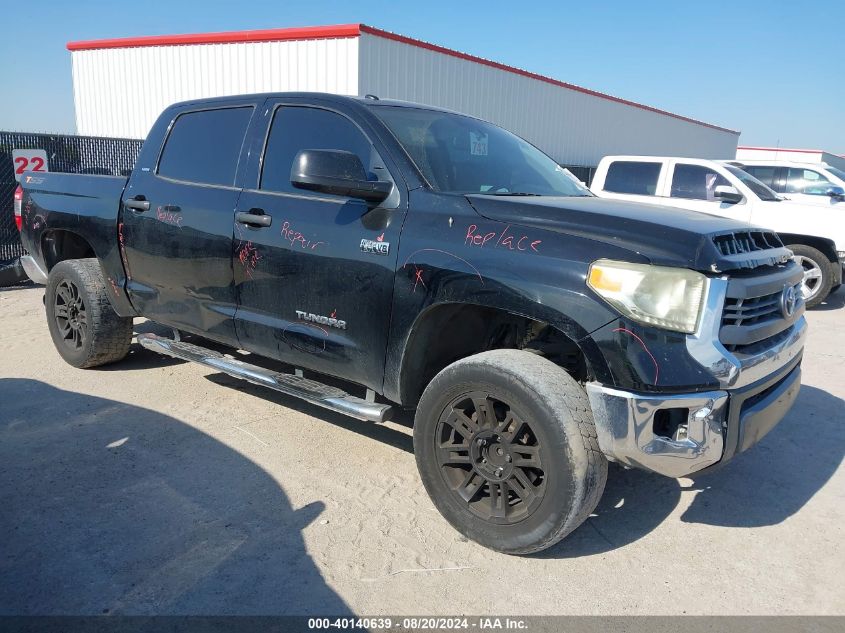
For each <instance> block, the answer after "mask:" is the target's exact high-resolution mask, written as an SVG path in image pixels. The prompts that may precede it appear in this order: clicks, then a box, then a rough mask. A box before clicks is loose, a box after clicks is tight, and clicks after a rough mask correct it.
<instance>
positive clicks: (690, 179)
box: [669, 164, 731, 202]
mask: <svg viewBox="0 0 845 633" xmlns="http://www.w3.org/2000/svg"><path fill="white" fill-rule="evenodd" d="M730 184H731V183H729V182H728V180H727V178H725V177H724V176H722V175H721V174H718V173H716V172H715V171H713V170H712V169H710V168H709V167H703V166H701V165H684V164H680V165H675V170H674V172H673V174H672V190H671V193H670V194H669V195H670V197H672V198H684V199H686V200H707V201H708V202H719V199H718V198H716V194H715V192H716V187H721V186H730Z"/></svg>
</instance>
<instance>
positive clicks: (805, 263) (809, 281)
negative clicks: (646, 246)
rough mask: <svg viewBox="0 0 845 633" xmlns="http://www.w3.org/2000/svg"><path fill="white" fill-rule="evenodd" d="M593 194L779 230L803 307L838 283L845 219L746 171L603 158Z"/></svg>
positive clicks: (694, 162) (708, 163)
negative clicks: (797, 275)
mask: <svg viewBox="0 0 845 633" xmlns="http://www.w3.org/2000/svg"><path fill="white" fill-rule="evenodd" d="M590 189H591V191H592V192H593V193H595V194H596V195H598V196H601V197H603V198H611V199H616V200H631V201H637V202H646V203H649V204H658V205H661V206H666V207H674V208H680V209H689V210H692V211H700V212H702V213H708V214H711V215H718V216H722V217H725V218H731V219H734V220H738V221H740V222H743V223H745V224H747V225H748V226H766V227H770V228H772V229H774V230H775V231H777V232H778V234H779V235H780V236H781V238H782V239H783V240H784V243H785V244H786V245H787V246H788V247H789V248H790V249H791V250H792V251H793V252H794V254H795V261H796V262H798V263H799V264H801V266H802V267H803V269H804V282H803V284H802V292H803V295H804V299H805V301H806V302H807V307H814V306H816V305H818V304H820V303H821V302H823V301H824V300H825V299H826V298H827V296H828V295H829V294H830V293H831V292H833V291H835V290H836V289H837V288H839V286H840V285H841V283H842V274H843V261H845V214H839V213H834V214H831V212H830V210H829V209H825V208H821V207H819V206H817V205H809V204H804V203H802V202H799V201H793V200H788V199H786V198H784V197H782V196H780V195H779V194H777V193H776V192H775V191H773V190H772V189H771V188H770V187H768V186H767V185H765V184H764V183H762V182H760V181H759V180H758V179H756V178H755V177H754V176H752V175H751V174H750V173H748V172H747V171H746V170H744V169H741V168H740V167H738V166H736V165H734V164H731V163H728V162H722V161H714V160H707V159H700V158H681V157H661V156H605V157H604V158H602V160H601V161H600V162H599V165H598V168H597V169H596V173H595V176H594V178H593V181H592V184H591V186H590Z"/></svg>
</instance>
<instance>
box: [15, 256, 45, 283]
mask: <svg viewBox="0 0 845 633" xmlns="http://www.w3.org/2000/svg"><path fill="white" fill-rule="evenodd" d="M21 266H23V269H24V272H25V273H26V276H27V277H29V278H30V279H31V280H32V281H34V282H35V283H37V284H41V285H42V286H46V285H47V273H45V272H44V271H43V270H41V266H39V265H38V262H36V261H35V258H33V257H32V255H22V256H21Z"/></svg>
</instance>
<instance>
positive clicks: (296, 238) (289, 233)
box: [281, 220, 326, 251]
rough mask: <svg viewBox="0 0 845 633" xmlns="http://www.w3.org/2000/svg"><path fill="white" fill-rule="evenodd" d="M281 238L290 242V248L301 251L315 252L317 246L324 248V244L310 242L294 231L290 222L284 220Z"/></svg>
mask: <svg viewBox="0 0 845 633" xmlns="http://www.w3.org/2000/svg"><path fill="white" fill-rule="evenodd" d="M281 234H282V237H283V238H284V239H286V240H287V241H288V242H290V245H291V248H293V247H299V248H301V249H302V250H312V251H313V250H316V249H317V247H319V246H324V245H325V244H326V242H323V241H319V240H311V239H308V238H307V237H305V235H303V234H302V233H301V232H299V231H296V230H294V228H293V227H292V226H291V224H290V222H288V221H287V220H285V221H284V222H282V231H281Z"/></svg>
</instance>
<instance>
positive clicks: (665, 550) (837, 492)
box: [0, 287, 845, 615]
mask: <svg viewBox="0 0 845 633" xmlns="http://www.w3.org/2000/svg"><path fill="white" fill-rule="evenodd" d="M42 294H43V291H42V289H40V288H34V287H29V288H22V289H11V290H4V291H0V318H2V328H0V534H1V535H2V537H0V543H2V544H0V552H2V555H0V614H100V613H126V614H153V613H156V614H158V613H167V614H169V613H199V614H246V613H249V614H283V613H295V614H312V613H320V614H325V613H333V614H349V613H355V614H358V615H375V614H408V613H417V614H445V615H449V614H461V613H464V614H485V613H488V614H489V613H491V612H492V613H496V614H500V615H504V614H639V613H649V614H679V613H690V614H692V613H702V614H708V613H720V614H747V613H754V614H771V613H784V614H786V613H795V614H798V613H801V614H803V613H817V614H822V613H827V614H830V613H838V614H845V602H843V600H842V596H843V595H845V576H843V574H842V569H843V567H845V547H843V546H842V542H843V536H845V535H843V526H845V470H844V469H843V467H842V458H843V452H845V424H843V422H845V413H843V411H845V408H843V400H842V398H843V397H844V396H845V385H843V375H845V327H843V326H845V307H844V306H845V290H840V291H839V292H838V293H837V294H836V295H835V296H833V297H831V299H830V301H829V303H828V305H827V306H824V307H823V308H822V309H819V310H815V311H813V312H812V313H811V314H810V315H809V321H810V325H811V334H810V340H809V345H808V348H807V352H806V355H805V361H804V368H805V373H804V387H803V388H802V391H801V395H800V398H799V400H798V403H797V404H796V406H795V408H794V409H793V410H792V412H791V413H790V414H789V416H788V418H787V419H786V420H785V421H784V422H783V423H781V425H780V426H779V427H778V428H776V429H775V430H774V431H773V432H772V433H771V434H770V435H769V436H768V437H767V438H766V439H765V440H764V441H763V442H762V443H761V444H760V445H758V446H757V447H756V448H755V449H754V450H752V451H751V452H749V453H747V454H745V455H743V456H741V457H740V458H739V459H738V460H736V461H735V462H734V463H733V464H731V465H730V466H728V467H726V468H725V469H723V470H722V471H720V472H718V473H715V474H712V475H710V476H707V477H700V478H696V479H694V480H690V479H682V480H670V479H664V478H661V477H658V476H652V475H649V474H645V473H642V472H638V471H625V470H622V469H619V468H616V467H611V472H610V479H609V481H608V486H607V491H606V492H605V496H604V498H603V500H602V502H601V504H600V505H599V507H598V509H597V511H596V514H595V515H594V516H593V517H592V518H591V519H590V520H588V521H587V523H585V524H584V525H583V526H582V527H581V528H579V529H578V530H577V531H576V532H575V533H574V534H572V535H571V536H570V537H569V538H568V539H566V540H565V541H564V542H562V543H560V544H559V545H558V546H556V547H555V548H553V549H552V550H550V551H547V552H545V553H544V554H543V555H541V556H536V557H533V558H514V557H508V556H503V555H500V554H496V553H493V552H490V551H487V550H485V549H483V548H481V547H480V546H477V545H475V544H474V543H471V542H468V541H466V540H465V539H463V538H462V537H461V536H460V535H459V534H458V533H457V532H455V531H453V530H452V529H451V527H449V525H448V524H446V522H445V521H444V520H443V519H442V518H441V517H440V515H439V514H438V513H437V512H436V511H435V510H434V507H433V506H432V504H431V503H430V502H429V500H428V497H427V496H426V494H425V491H424V490H423V488H422V485H421V483H420V480H419V478H418V476H417V473H416V468H415V465H414V457H413V454H412V445H411V435H410V429H409V428H408V426H407V425H406V424H397V423H389V424H386V425H381V426H376V425H372V424H367V423H362V422H357V421H355V420H352V419H348V418H344V417H343V416H340V415H335V414H332V413H327V412H325V411H323V410H321V409H318V408H315V407H311V406H309V405H307V404H303V403H300V402H298V401H295V400H291V399H288V398H285V397H283V396H280V395H277V394H274V393H272V392H270V391H266V390H263V389H261V388H258V387H252V386H249V385H246V384H244V383H240V382H238V381H236V380H234V379H229V378H228V377H226V376H223V375H221V374H216V373H214V372H213V371H211V370H208V369H205V368H202V367H199V366H197V365H191V364H187V363H180V362H177V361H173V360H169V359H166V358H163V357H159V356H156V355H154V354H153V353H151V352H147V351H145V350H143V349H141V348H139V347H138V346H137V345H135V346H133V351H132V354H131V356H130V357H129V358H128V359H127V360H126V361H124V362H123V363H121V364H118V365H115V366H112V367H108V368H103V369H100V370H88V371H81V370H76V369H72V368H71V367H69V366H67V365H65V364H64V363H63V362H62V361H61V360H60V359H59V357H58V355H57V354H56V353H55V351H54V349H53V346H52V343H51V341H50V338H49V335H48V333H47V328H46V324H45V321H44V315H43V308H42V304H41V297H42ZM140 327H142V328H143V327H149V326H148V325H145V324H142V325H141V326H140Z"/></svg>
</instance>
